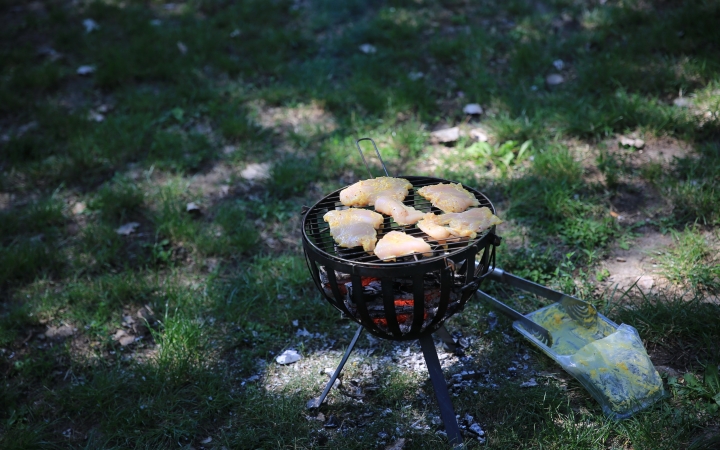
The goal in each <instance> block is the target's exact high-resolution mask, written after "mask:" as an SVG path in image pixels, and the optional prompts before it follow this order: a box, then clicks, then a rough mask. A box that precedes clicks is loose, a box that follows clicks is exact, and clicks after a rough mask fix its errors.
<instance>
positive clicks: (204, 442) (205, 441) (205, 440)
mask: <svg viewBox="0 0 720 450" xmlns="http://www.w3.org/2000/svg"><path fill="white" fill-rule="evenodd" d="M211 442H212V438H211V437H209V436H208V437H207V438H205V439H203V440H202V441H200V443H201V444H209V443H211Z"/></svg>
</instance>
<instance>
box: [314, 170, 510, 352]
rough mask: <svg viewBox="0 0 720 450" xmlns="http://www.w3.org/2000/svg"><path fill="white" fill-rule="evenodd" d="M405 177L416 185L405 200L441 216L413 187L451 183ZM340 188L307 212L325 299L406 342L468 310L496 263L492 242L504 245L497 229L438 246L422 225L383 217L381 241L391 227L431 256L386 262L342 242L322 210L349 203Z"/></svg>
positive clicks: (384, 335) (317, 280) (316, 273)
mask: <svg viewBox="0 0 720 450" xmlns="http://www.w3.org/2000/svg"><path fill="white" fill-rule="evenodd" d="M403 178H405V179H407V180H408V181H409V182H410V183H411V184H412V185H413V189H412V190H411V191H410V193H409V194H408V196H407V197H406V199H405V201H404V203H405V204H406V205H408V206H412V207H414V208H416V209H418V210H421V211H423V212H434V213H439V214H442V211H440V210H439V209H437V208H435V207H434V206H432V205H431V204H430V202H428V201H427V200H426V199H424V198H423V197H421V196H420V195H418V194H417V193H416V191H417V189H418V188H420V187H423V186H427V185H432V184H438V183H450V181H448V180H443V179H440V178H432V177H414V176H407V177H403ZM463 187H464V188H465V189H467V190H468V191H469V192H471V193H472V194H473V195H474V196H475V198H477V200H478V202H479V203H480V205H479V206H480V207H482V206H486V207H488V208H489V209H490V210H491V211H492V212H493V213H494V212H495V208H494V207H493V205H492V203H491V202H490V200H488V198H487V197H485V196H484V195H483V194H482V193H480V192H478V191H477V190H475V189H472V188H470V187H468V186H463ZM339 194H340V189H339V190H337V191H335V192H333V193H331V194H329V195H327V196H326V197H324V198H323V199H322V200H320V201H319V202H317V203H316V204H315V205H314V206H312V207H311V208H309V209H308V210H307V211H306V212H305V214H304V216H303V221H302V231H303V238H302V242H303V248H304V251H305V257H306V261H307V264H308V268H309V269H310V272H311V273H312V278H313V281H314V282H315V285H316V286H317V287H318V289H319V290H320V292H321V293H322V295H323V296H324V297H325V299H326V300H327V301H328V302H330V304H331V305H332V306H334V307H335V308H336V309H338V310H339V311H341V312H342V313H343V314H345V315H346V316H347V317H349V318H350V319H352V320H354V321H355V322H357V323H359V324H360V325H362V326H363V327H364V328H365V329H366V330H368V331H369V332H370V333H372V334H373V335H375V336H377V337H381V338H384V339H391V340H398V341H404V340H412V339H419V338H420V337H422V336H426V335H430V334H431V333H433V332H434V331H436V330H437V329H438V328H440V327H441V326H442V324H443V322H444V321H445V320H447V319H448V318H449V317H450V316H452V315H453V314H455V313H456V312H458V311H460V310H462V309H463V308H464V306H465V303H466V302H467V301H468V299H469V298H470V296H472V295H473V293H474V292H475V291H476V290H477V288H478V286H479V284H480V282H481V281H482V280H483V278H484V277H485V275H486V274H487V272H488V267H489V266H494V256H495V245H497V244H498V243H499V242H498V238H497V236H495V234H494V231H495V227H492V228H491V229H488V230H486V231H484V232H482V233H480V234H478V235H477V236H476V237H475V238H473V239H469V238H449V239H447V240H446V242H445V243H444V244H439V243H437V242H435V241H434V240H433V239H432V238H430V237H429V236H428V235H427V234H425V233H424V232H423V231H421V230H420V229H419V228H417V227H415V226H400V225H397V224H395V223H394V222H392V219H391V218H389V217H385V221H384V223H383V227H382V228H381V229H380V230H378V239H380V238H382V236H383V235H384V234H386V233H388V232H390V231H393V230H395V231H403V232H405V233H407V234H409V235H411V236H414V237H419V238H422V239H423V240H425V241H426V242H428V244H430V246H431V249H432V255H431V256H429V257H428V256H425V257H419V258H418V257H416V256H409V257H403V258H398V260H397V261H395V262H386V261H382V260H380V259H378V258H377V257H375V256H374V255H372V254H369V253H367V252H365V251H363V249H362V248H353V249H346V248H341V247H338V246H337V244H335V242H334V241H333V238H332V236H330V230H329V226H328V224H327V223H325V221H324V220H323V215H325V213H327V212H328V211H332V210H335V209H344V208H346V207H345V206H343V205H342V203H340V198H339ZM478 257H479V258H478ZM476 259H478V262H479V264H478V265H477V267H476V264H475V262H476Z"/></svg>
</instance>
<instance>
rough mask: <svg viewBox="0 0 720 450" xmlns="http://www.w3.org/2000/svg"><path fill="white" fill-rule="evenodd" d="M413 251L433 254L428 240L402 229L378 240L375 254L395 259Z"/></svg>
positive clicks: (385, 259) (379, 256)
mask: <svg viewBox="0 0 720 450" xmlns="http://www.w3.org/2000/svg"><path fill="white" fill-rule="evenodd" d="M413 253H422V254H423V255H424V256H432V250H431V249H430V245H429V244H428V243H427V242H425V241H423V240H422V239H420V238H416V237H412V236H410V235H407V234H405V233H402V232H400V231H391V232H389V233H388V234H386V235H385V236H383V237H382V239H380V240H379V241H378V243H377V246H376V247H375V256H377V257H378V258H380V259H382V260H384V261H391V260H395V258H399V257H401V256H407V255H412V254H413Z"/></svg>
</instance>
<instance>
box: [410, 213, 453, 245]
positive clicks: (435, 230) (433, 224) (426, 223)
mask: <svg viewBox="0 0 720 450" xmlns="http://www.w3.org/2000/svg"><path fill="white" fill-rule="evenodd" d="M439 218H440V216H436V215H435V214H433V213H427V214H425V215H424V216H423V218H422V220H421V221H419V222H418V223H417V227H418V228H420V229H421V230H423V231H424V232H425V233H427V235H428V236H430V237H431V238H433V239H435V240H436V241H437V242H438V243H439V244H444V243H445V239H447V238H449V237H450V230H448V229H447V228H445V227H444V226H442V225H441V224H440V222H439V220H438V219H439Z"/></svg>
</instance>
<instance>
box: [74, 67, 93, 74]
mask: <svg viewBox="0 0 720 450" xmlns="http://www.w3.org/2000/svg"><path fill="white" fill-rule="evenodd" d="M76 72H77V74H78V75H90V74H91V73H93V72H95V66H80V67H78V68H77V71H76Z"/></svg>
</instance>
